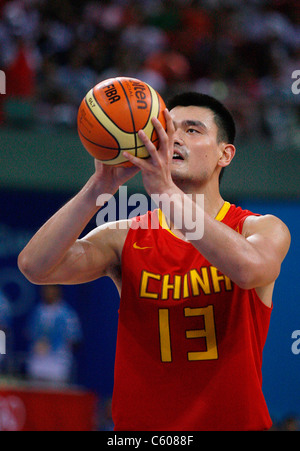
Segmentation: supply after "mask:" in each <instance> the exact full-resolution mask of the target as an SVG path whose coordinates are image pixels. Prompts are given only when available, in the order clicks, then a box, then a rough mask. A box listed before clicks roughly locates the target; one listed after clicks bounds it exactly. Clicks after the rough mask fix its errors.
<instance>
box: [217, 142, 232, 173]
mask: <svg viewBox="0 0 300 451" xmlns="http://www.w3.org/2000/svg"><path fill="white" fill-rule="evenodd" d="M235 152H236V150H235V147H234V145H233V144H226V143H222V144H221V156H220V159H219V161H218V165H219V166H221V167H222V168H225V167H226V166H229V165H230V163H231V162H232V160H233V158H234V156H235Z"/></svg>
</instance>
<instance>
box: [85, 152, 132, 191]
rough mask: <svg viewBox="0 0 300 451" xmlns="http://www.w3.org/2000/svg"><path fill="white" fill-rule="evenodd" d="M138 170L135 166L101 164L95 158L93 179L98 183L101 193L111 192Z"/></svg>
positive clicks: (116, 189)
mask: <svg viewBox="0 0 300 451" xmlns="http://www.w3.org/2000/svg"><path fill="white" fill-rule="evenodd" d="M139 171H140V169H139V168H137V167H136V166H130V167H123V166H120V167H116V166H109V165H107V164H103V163H102V162H101V161H99V160H96V159H95V173H94V176H93V177H94V180H95V182H96V183H97V184H99V190H100V191H101V192H102V193H112V194H114V193H115V192H117V191H118V189H119V187H120V186H121V185H123V184H124V183H126V182H127V181H128V180H130V179H131V178H132V177H134V176H135V175H136V174H137V173H138V172H139Z"/></svg>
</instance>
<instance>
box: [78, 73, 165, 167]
mask: <svg viewBox="0 0 300 451" xmlns="http://www.w3.org/2000/svg"><path fill="white" fill-rule="evenodd" d="M165 108H166V106H165V103H164V101H163V99H162V98H161V96H160V95H159V94H158V92H157V91H156V90H155V89H153V88H152V87H151V86H149V85H148V84H147V83H144V82H143V81H141V80H138V79H135V78H127V77H117V78H110V79H108V80H104V81H102V82H101V83H99V84H97V85H96V86H95V87H94V88H93V89H91V90H90V91H89V92H88V93H87V95H86V96H85V98H84V99H83V101H82V103H81V105H80V107H79V111H78V119H77V125H78V133H79V137H80V140H81V142H82V144H83V146H84V147H85V149H86V150H87V151H88V152H89V153H90V154H91V155H92V156H93V157H94V158H96V159H97V160H100V161H101V162H102V163H104V164H107V165H114V166H131V165H132V164H131V163H130V162H129V161H128V160H127V159H126V158H125V157H124V156H123V152H124V151H127V152H129V153H131V154H132V155H134V156H136V157H139V158H148V157H149V154H148V151H147V150H146V148H145V146H144V144H143V143H142V141H141V140H140V139H139V137H138V131H139V130H143V131H144V132H145V133H146V135H147V136H148V137H149V138H150V139H151V141H152V142H153V143H154V144H155V146H156V147H158V136H157V133H156V131H155V129H154V127H153V125H152V121H151V119H152V118H153V117H157V118H158V119H159V121H160V122H161V123H162V125H163V126H164V128H166V121H165V117H164V114H163V111H164V109H165Z"/></svg>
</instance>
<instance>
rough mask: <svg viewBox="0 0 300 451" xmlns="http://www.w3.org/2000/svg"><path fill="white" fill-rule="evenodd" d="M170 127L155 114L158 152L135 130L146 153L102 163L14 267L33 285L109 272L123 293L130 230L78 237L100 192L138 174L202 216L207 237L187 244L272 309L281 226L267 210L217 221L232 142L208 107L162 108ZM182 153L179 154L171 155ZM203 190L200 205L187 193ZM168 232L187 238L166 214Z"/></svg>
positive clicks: (284, 234) (154, 190)
mask: <svg viewBox="0 0 300 451" xmlns="http://www.w3.org/2000/svg"><path fill="white" fill-rule="evenodd" d="M165 117H166V121H167V132H166V131H165V130H164V129H163V127H162V125H161V124H160V122H159V121H158V120H157V119H155V118H153V125H154V127H155V128H156V131H157V133H158V136H159V139H160V146H159V149H158V150H157V149H156V148H155V146H154V145H153V144H152V143H151V141H150V140H149V139H148V138H147V137H146V136H145V134H144V133H143V132H142V131H140V132H139V137H140V139H141V140H142V141H143V142H144V144H145V146H146V148H147V150H148V152H149V154H150V158H148V159H147V160H142V159H139V158H136V157H134V156H132V155H130V154H127V155H125V156H126V157H127V158H128V159H129V161H131V162H132V164H133V167H131V168H114V167H108V166H104V165H103V164H102V163H100V162H99V161H96V170H95V173H94V174H93V175H92V177H91V178H90V180H89V181H88V182H87V184H86V185H85V187H84V188H83V189H82V190H81V191H80V192H79V193H78V194H77V195H76V196H75V197H74V198H73V199H72V200H71V201H70V202H69V203H68V204H66V205H65V206H64V207H63V208H62V209H61V210H59V211H58V212H57V213H56V214H55V215H54V216H53V217H52V218H51V219H50V220H49V221H48V222H47V223H46V224H45V225H44V226H43V227H42V228H41V229H40V230H39V231H38V232H37V233H36V235H35V236H34V237H33V238H32V240H31V241H30V242H29V243H28V245H27V246H26V247H25V249H24V250H23V251H22V252H21V254H20V256H19V259H18V264H19V268H20V270H21V271H22V272H23V274H24V275H25V276H26V277H27V278H28V279H29V280H30V281H31V282H33V283H36V284H76V283H84V282H89V281H91V280H95V279H97V278H99V277H101V276H104V275H107V276H109V277H111V278H112V280H113V281H114V282H115V284H116V286H117V288H118V289H119V292H121V287H122V280H121V255H122V249H123V246H124V242H125V239H126V236H127V231H128V228H129V227H130V221H125V222H126V224H127V229H123V228H119V227H118V223H117V224H116V227H115V228H114V229H111V228H109V226H108V225H104V226H101V227H99V228H96V229H95V230H93V231H92V232H91V233H89V234H88V235H87V236H86V237H84V238H82V239H78V237H79V236H80V234H81V232H82V230H84V228H85V226H86V225H87V223H88V222H89V221H90V220H91V219H92V217H93V216H94V215H95V214H96V213H97V211H98V209H99V208H100V207H101V206H96V199H97V197H98V196H99V194H102V193H110V194H111V195H113V194H115V192H116V191H117V190H118V188H119V186H120V185H122V184H123V183H125V182H126V181H127V180H128V179H130V178H131V177H133V176H134V175H135V174H136V173H137V172H138V171H141V173H142V177H143V183H144V187H145V189H146V191H147V193H148V194H149V195H150V196H151V194H163V193H167V194H169V195H170V196H171V195H173V194H177V196H176V205H175V209H174V210H175V211H176V212H177V213H178V212H179V217H180V214H181V216H182V217H183V206H184V205H185V207H186V206H188V208H189V209H191V210H192V211H194V212H195V211H197V213H199V214H200V215H202V217H203V220H204V230H205V232H204V236H203V237H202V238H201V239H199V240H193V241H191V242H192V244H193V245H194V247H195V248H196V249H197V250H198V251H199V252H201V253H202V255H204V257H206V258H207V260H209V261H210V263H211V264H212V265H214V266H216V267H217V268H218V269H219V270H220V271H221V272H222V273H224V274H225V275H227V276H228V277H230V279H231V280H232V281H233V282H235V283H236V284H237V285H239V286H240V287H241V288H244V289H252V288H255V289H256V291H257V293H258V295H259V296H260V299H261V300H262V302H263V303H264V304H265V305H267V306H268V307H271V305H272V292H273V288H274V283H275V280H276V278H277V277H278V275H279V273H280V267H281V263H282V261H283V260H284V258H285V256H286V254H287V252H288V249H289V246H290V233H289V231H288V228H287V227H286V225H285V224H284V223H283V222H282V221H281V220H280V219H278V218H276V217H274V216H272V215H266V216H260V217H256V216H251V217H249V218H247V219H246V221H245V223H244V226H243V231H242V234H239V233H237V232H236V231H234V230H232V229H231V228H230V227H228V226H226V225H225V224H223V223H222V222H219V221H216V220H215V219H214V218H215V217H216V215H217V213H218V212H219V211H220V209H221V207H222V205H223V204H224V199H222V197H221V194H220V190H219V174H220V171H221V169H222V168H223V167H226V166H228V165H230V163H231V161H232V159H233V158H234V155H235V147H234V146H233V145H231V144H228V143H224V142H218V138H217V136H218V128H217V125H216V123H215V121H214V116H213V113H212V112H211V111H210V110H209V109H207V108H200V107H194V106H189V107H176V108H174V109H173V110H172V111H171V113H170V112H169V111H168V110H166V111H165ZM174 151H175V152H179V153H180V154H181V155H182V156H183V157H184V159H183V160H174V159H173V154H174ZM197 193H198V194H204V199H205V202H204V209H202V207H201V206H200V205H197V204H196V203H195V202H194V201H193V200H192V199H191V198H190V197H187V195H186V194H192V195H193V194H197ZM164 213H165V215H166V217H167V220H168V222H169V226H170V229H171V230H172V231H173V233H175V234H176V235H177V236H178V237H179V238H181V239H183V240H186V239H187V238H186V235H187V232H188V230H186V229H185V227H184V221H181V222H182V224H183V225H181V223H180V224H176V220H178V219H177V218H178V216H176V218H175V217H174V214H173V212H172V211H171V212H167V211H164Z"/></svg>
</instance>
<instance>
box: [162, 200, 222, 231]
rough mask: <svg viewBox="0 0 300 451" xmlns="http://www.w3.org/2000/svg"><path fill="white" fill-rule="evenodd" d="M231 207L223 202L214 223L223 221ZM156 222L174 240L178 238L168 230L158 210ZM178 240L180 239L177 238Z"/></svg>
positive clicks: (164, 218) (164, 219) (165, 221)
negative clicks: (173, 237) (157, 221)
mask: <svg viewBox="0 0 300 451" xmlns="http://www.w3.org/2000/svg"><path fill="white" fill-rule="evenodd" d="M230 207H231V204H230V203H229V202H227V201H225V202H224V204H223V205H222V208H221V210H220V211H219V213H218V214H217V216H216V217H215V220H216V221H219V222H221V221H223V219H224V218H225V216H226V215H227V213H228V210H229V208H230ZM158 220H159V224H160V226H161V227H162V228H163V229H166V230H168V231H169V232H170V233H171V234H172V235H174V236H175V237H176V238H178V236H176V235H175V233H173V232H172V230H171V229H170V227H169V226H168V223H167V220H166V217H165V215H164V214H163V212H162V211H161V209H158ZM179 239H180V238H179Z"/></svg>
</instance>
